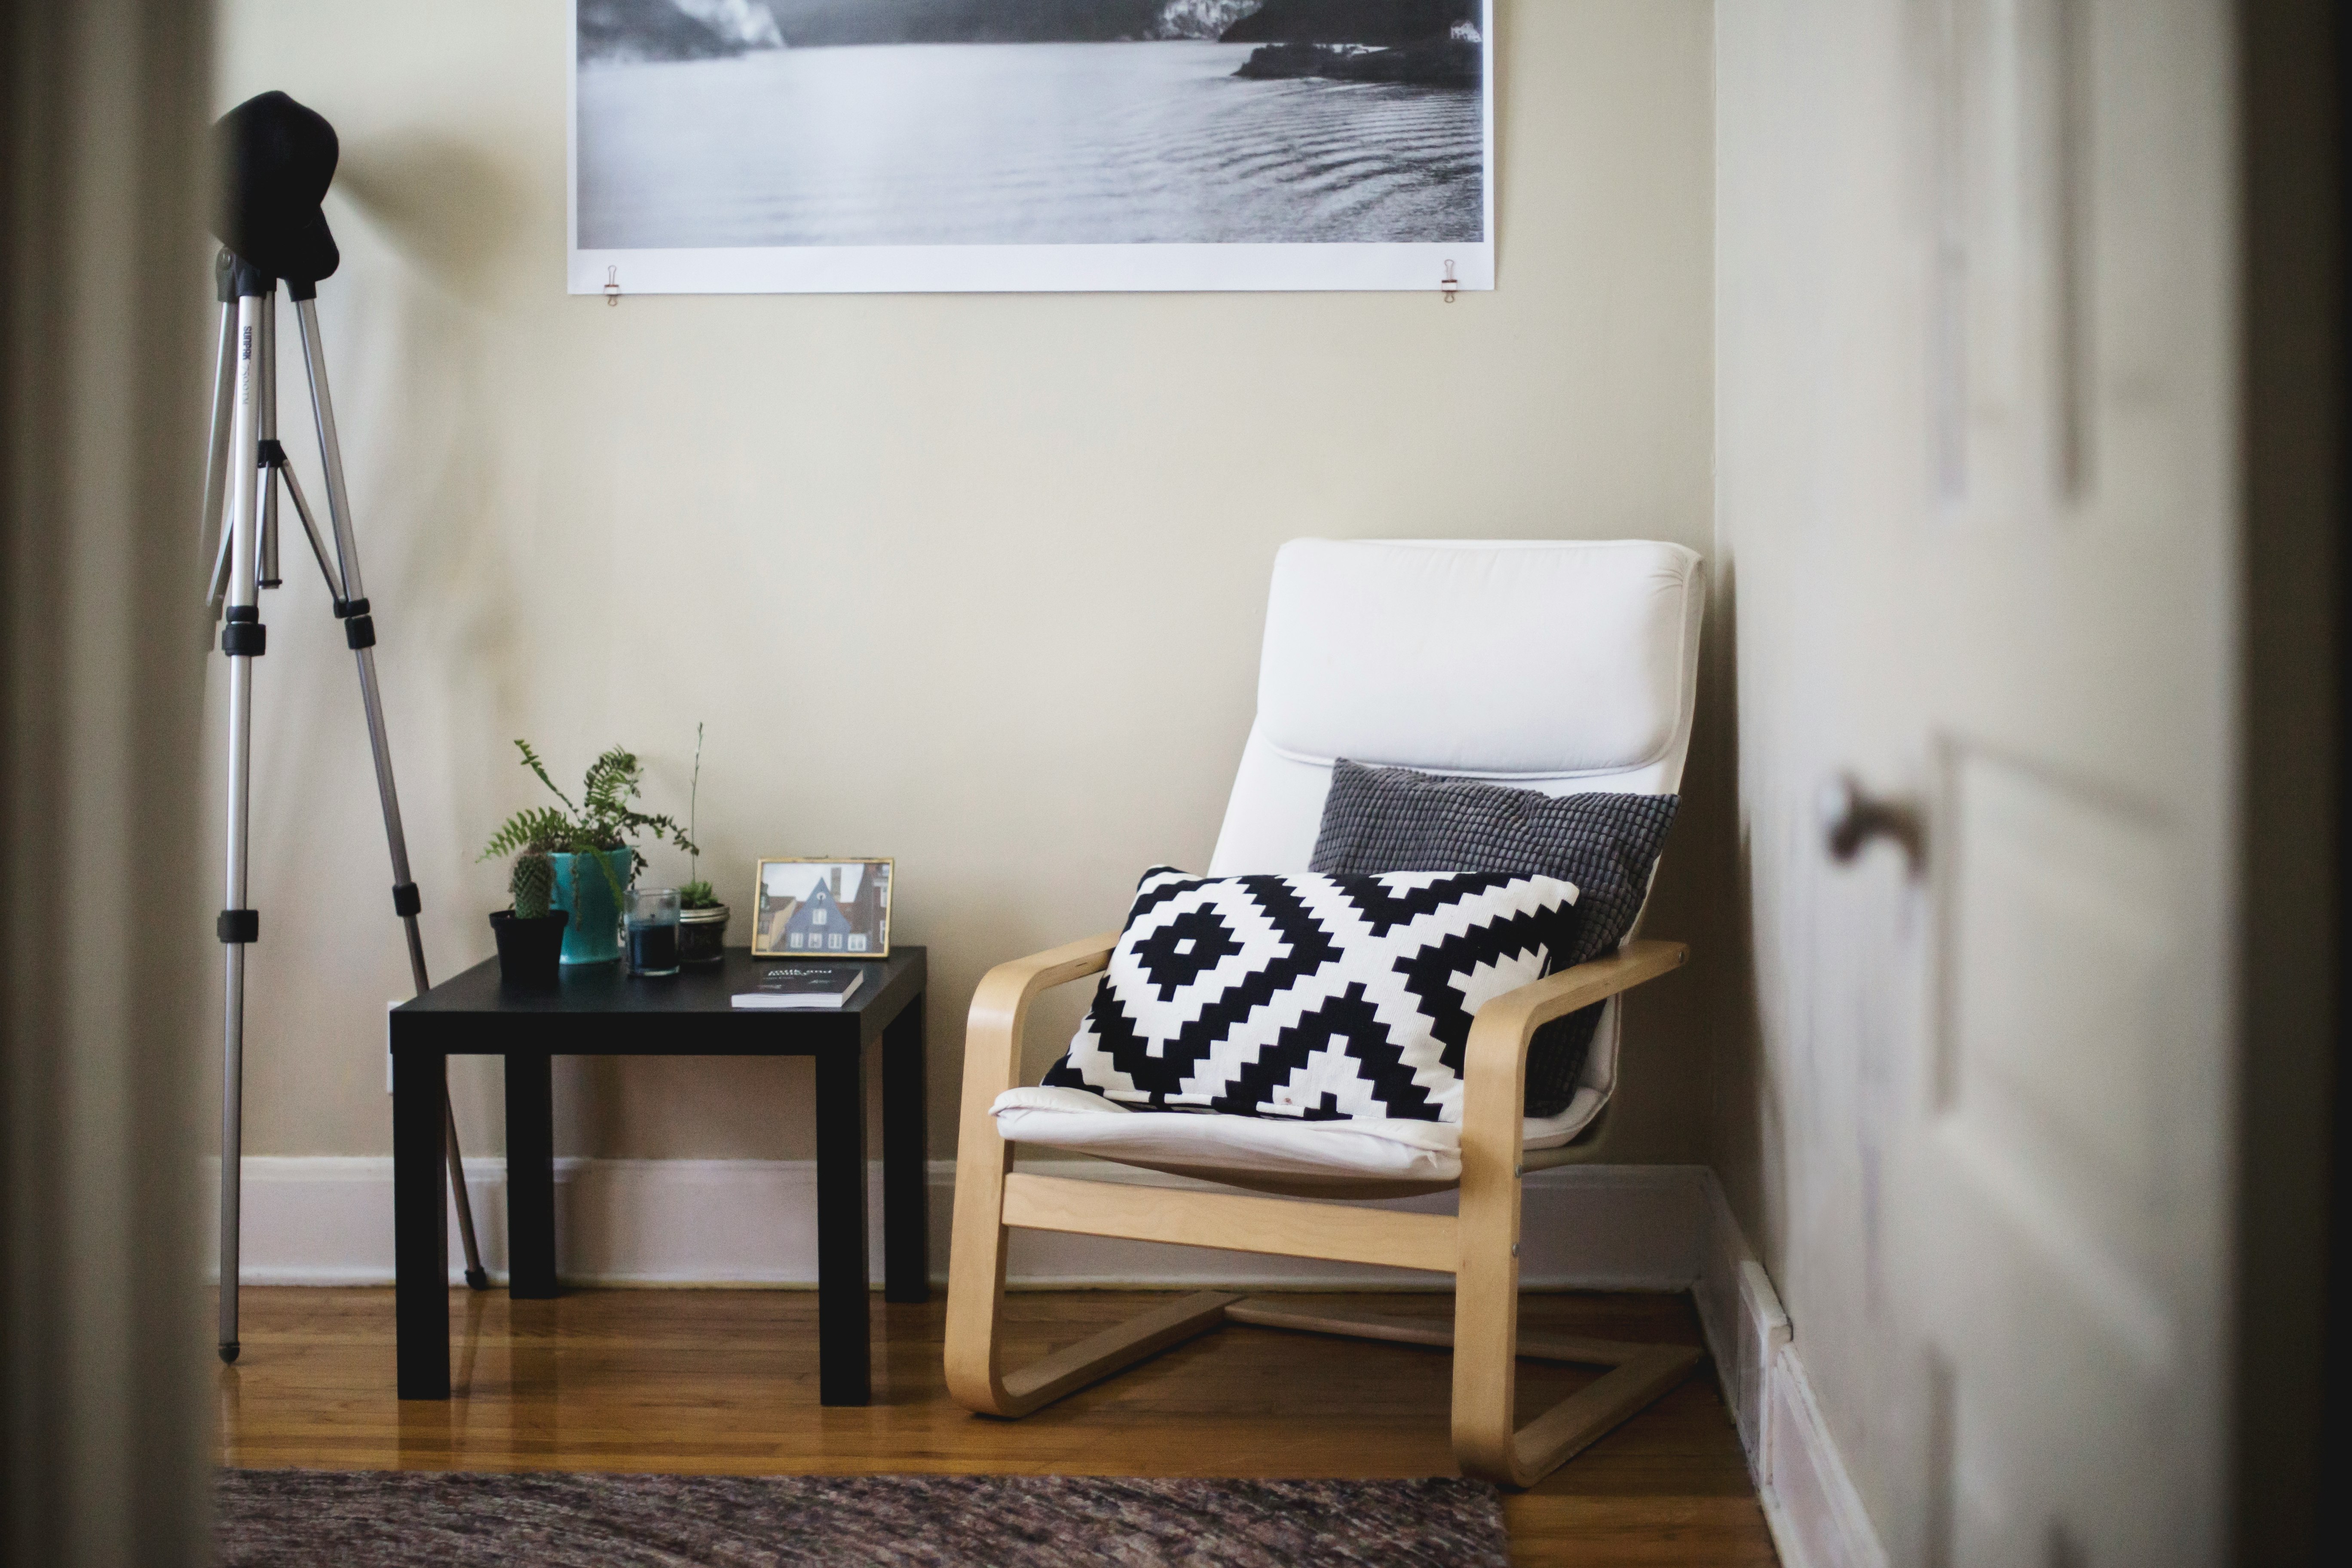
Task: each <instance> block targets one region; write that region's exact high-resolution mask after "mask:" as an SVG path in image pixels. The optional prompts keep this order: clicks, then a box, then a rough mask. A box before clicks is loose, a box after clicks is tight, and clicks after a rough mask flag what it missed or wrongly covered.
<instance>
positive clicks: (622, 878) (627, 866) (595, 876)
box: [548, 849, 636, 963]
mask: <svg viewBox="0 0 2352 1568" xmlns="http://www.w3.org/2000/svg"><path fill="white" fill-rule="evenodd" d="M548 858H549V859H551V860H552V861H554V862H555V898H554V900H553V901H554V904H555V907H556V908H557V909H559V910H563V911H564V912H565V913H567V914H569V915H570V916H571V917H572V922H571V923H570V924H569V925H567V926H565V927H564V928H563V962H564V963H612V962H613V961H614V960H615V959H617V958H619V957H620V956H621V906H620V903H619V901H618V900H615V899H614V897H613V884H614V882H618V883H619V884H620V885H621V886H622V887H623V888H626V887H627V886H628V885H629V876H630V872H631V870H632V868H634V867H635V863H636V862H635V853H634V852H633V851H631V850H628V849H607V850H605V851H604V859H605V861H606V862H607V863H608V864H610V865H611V867H612V868H613V876H612V879H611V880H607V879H605V876H604V873H603V872H602V871H599V870H598V869H597V868H596V866H595V862H594V860H593V858H591V857H589V856H586V855H551V856H549V857H548Z"/></svg>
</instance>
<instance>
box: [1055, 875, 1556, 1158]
mask: <svg viewBox="0 0 2352 1568" xmlns="http://www.w3.org/2000/svg"><path fill="white" fill-rule="evenodd" d="M1576 898H1577V889H1576V887H1575V885H1574V884H1572V883H1570V882H1567V881H1563V880H1561V879H1559V878H1555V877H1531V876H1519V877H1515V876H1503V875H1495V874H1479V875H1471V876H1450V875H1444V874H1440V873H1433V872H1400V873H1397V874H1394V875H1391V876H1382V877H1322V876H1312V875H1302V876H1295V877H1223V878H1211V877H1196V876H1192V875H1190V874H1188V873H1186V872H1182V871H1176V870H1171V869H1169V868H1165V867H1161V868H1156V869H1154V870H1152V871H1150V872H1147V873H1146V874H1145V876H1144V878H1143V880H1142V882H1141V884H1140V885H1139V887H1138V888H1137V889H1136V895H1135V903H1134V907H1133V908H1132V909H1131V910H1129V914H1128V919H1127V926H1126V929H1125V930H1123V931H1121V932H1120V933H1119V938H1118V944H1117V945H1116V946H1115V947H1114V948H1113V949H1112V951H1111V955H1110V963H1109V966H1108V969H1107V970H1106V972H1105V973H1104V975H1103V981H1102V984H1101V986H1100V988H1099V989H1098V990H1097V992H1096V994H1095V1000H1094V1005H1093V1006H1092V1007H1091V1008H1090V1009H1089V1010H1088V1011H1087V1018H1086V1022H1085V1023H1084V1024H1083V1025H1082V1026H1080V1027H1079V1029H1078V1032H1077V1035H1076V1037H1075V1038H1073V1039H1072V1041H1071V1042H1070V1049H1069V1053H1068V1055H1066V1056H1065V1057H1064V1058H1062V1059H1061V1060H1060V1061H1059V1062H1057V1063H1055V1065H1054V1067H1053V1068H1051V1069H1050V1070H1049V1071H1048V1072H1047V1073H1046V1075H1045V1084H1046V1085H1047V1086H1048V1087H1051V1088H1057V1089H1076V1090H1082V1091H1090V1092H1091V1093H1092V1094H1094V1095H1097V1096H1100V1097H1102V1098H1103V1099H1105V1100H1111V1101H1114V1102H1117V1103H1119V1104H1121V1105H1124V1106H1127V1107H1129V1108H1130V1109H1143V1110H1160V1111H1198V1110H1208V1111H1216V1112H1221V1113H1223V1114H1224V1115H1227V1116H1234V1117H1244V1118H1268V1117H1271V1118H1280V1119H1283V1120H1286V1121H1296V1122H1299V1123H1310V1122H1317V1121H1352V1120H1357V1119H1370V1120H1373V1121H1423V1122H1459V1121H1461V1120H1462V1079H1461V1071H1462V1058H1463V1051H1464V1049H1465V1047H1466V1046H1467V1044H1468V1042H1469V1037H1470V1025H1471V1020H1472V1018H1473V1016H1475V1014H1476V1012H1477V1011H1478V1009H1479V1007H1480V1006H1481V1005H1484V1004H1485V1003H1486V1002H1487V1001H1488V1000H1490V999H1491V998H1493V997H1496V996H1499V995H1501V994H1504V993H1505V992H1507V991H1512V990H1516V989H1517V988H1518V987H1519V986H1522V985H1526V984H1529V983H1531V982H1533V981H1536V980H1538V979H1540V978H1542V977H1543V976H1544V975H1545V974H1547V973H1549V972H1550V971H1551V969H1552V968H1553V967H1554V963H1555V961H1556V959H1557V958H1558V957H1559V955H1560V954H1561V953H1562V952H1564V951H1565V949H1566V945H1567V943H1568V942H1570V940H1571V939H1572V938H1573V937H1574V935H1575V921H1574V913H1575V903H1576ZM1098 1103H1099V1102H1098Z"/></svg>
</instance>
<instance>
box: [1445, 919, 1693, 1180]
mask: <svg viewBox="0 0 2352 1568" xmlns="http://www.w3.org/2000/svg"><path fill="white" fill-rule="evenodd" d="M1689 957H1690V948H1689V947H1688V946H1687V945H1686V944H1685V943H1683V942H1627V943H1626V944H1625V945H1624V946H1622V947H1621V948H1619V949H1618V950H1617V951H1616V952H1614V953H1612V955H1610V956H1609V957H1607V958H1596V959H1594V960H1593V961H1592V962H1591V963H1580V964H1578V965H1577V966H1576V967H1575V968H1573V969H1563V970H1561V971H1560V972H1559V973H1558V974H1547V975H1545V976H1544V977H1543V978H1542V979H1541V980H1538V981H1536V982H1534V983H1533V984H1528V985H1522V986H1520V987H1519V988H1518V989H1517V990H1516V991H1506V992H1505V993H1503V994H1501V995H1500V996H1497V997H1496V998H1495V999H1494V1000H1492V1001H1490V1002H1488V1003H1487V1004H1486V1005H1485V1006H1483V1007H1481V1008H1479V1009H1478V1016H1477V1017H1476V1018H1475V1019H1473V1020H1472V1021H1471V1025H1470V1041H1469V1044H1468V1046H1467V1047H1465V1050H1464V1051H1463V1058H1462V1079H1463V1091H1462V1171H1463V1177H1464V1180H1465V1182H1466V1181H1467V1180H1468V1179H1469V1175H1470V1169H1471V1165H1472V1162H1473V1160H1474V1158H1475V1159H1476V1160H1478V1161H1479V1162H1480V1163H1486V1164H1489V1165H1491V1164H1494V1163H1497V1162H1498V1161H1499V1162H1500V1163H1501V1168H1502V1169H1503V1170H1504V1171H1507V1172H1511V1173H1516V1172H1517V1169H1518V1164H1519V1145H1520V1142H1521V1141H1522V1139H1523V1137H1524V1135H1525V1130H1524V1128H1523V1127H1522V1126H1521V1120H1522V1118H1523V1117H1524V1115H1525V1113H1526V1107H1527V1094H1528V1046H1529V1045H1530V1044H1532V1043H1533V1042H1534V1040H1535V1037H1536V1031H1537V1030H1538V1029H1540V1028H1542V1027H1543V1026H1545V1025H1546V1024H1549V1023H1550V1022H1551V1021H1552V1020H1553V1019H1554V1018H1561V1017H1566V1016H1568V1015H1569V1014H1570V1013H1573V1012H1576V1011H1577V1010H1578V1009H1580V1008H1583V1007H1590V1006H1591V1005H1593V1004H1594V1003H1595V1002H1601V1001H1606V1000H1607V999H1608V998H1610V997H1612V996H1614V995H1615V994H1617V993H1619V992H1620V991H1625V990H1630V989H1631V988H1633V986H1636V985H1639V984H1642V983H1643V981H1645V980H1655V979H1656V978H1657V977H1658V976H1659V975H1661V974H1670V973H1673V972H1674V971H1675V970H1677V969H1679V968H1681V967H1682V965H1683V963H1684V961H1685V960H1686V959H1687V958H1689Z"/></svg>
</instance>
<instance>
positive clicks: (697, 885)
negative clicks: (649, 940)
mask: <svg viewBox="0 0 2352 1568" xmlns="http://www.w3.org/2000/svg"><path fill="white" fill-rule="evenodd" d="M701 804H702V726H701V725H699V724H697V725H696V726H695V727H694V783H693V784H691V785H690V786H688V790H687V795H686V836H687V837H688V838H692V837H694V832H695V824H696V822H697V820H698V819H697V816H696V813H697V812H698V809H699V808H700V806H701ZM689 854H690V860H691V866H692V869H691V871H690V872H689V873H688V875H689V877H690V880H688V883H687V884H686V886H685V887H683V888H680V889H678V890H677V958H678V962H679V963H718V962H719V960H720V959H723V958H725V957H726V956H727V914H728V910H727V906H726V905H725V904H722V903H720V902H719V895H718V893H717V891H715V890H714V889H712V888H711V886H710V884H709V883H708V882H706V881H704V880H703V879H702V851H701V850H699V849H696V850H692V851H690V852H689Z"/></svg>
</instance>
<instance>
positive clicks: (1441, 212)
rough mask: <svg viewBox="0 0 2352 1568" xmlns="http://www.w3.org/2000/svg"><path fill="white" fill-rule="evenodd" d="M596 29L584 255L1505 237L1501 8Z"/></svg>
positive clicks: (1097, 1) (1472, 243)
mask: <svg viewBox="0 0 2352 1568" xmlns="http://www.w3.org/2000/svg"><path fill="white" fill-rule="evenodd" d="M575 14H576V16H577V22H578V39H577V59H576V71H577V74H576V79H575V98H574V106H575V114H576V120H575V123H574V142H573V158H574V170H573V173H574V179H575V182H576V184H575V186H574V222H575V225H576V229H575V234H574V248H575V252H578V253H585V252H596V253H611V252H647V251H715V250H722V249H729V248H751V247H768V248H774V247H992V246H1066V247H1076V246H1135V247H1150V246H1160V247H1181V246H1221V247H1243V246H1294V247H1295V246H1333V247H1347V246H1357V247H1366V246H1401V245H1402V246H1410V245H1431V246H1450V247H1457V248H1463V247H1480V246H1482V245H1483V243H1484V242H1485V240H1486V237H1487V236H1486V227H1487V223H1488V216H1487V203H1488V193H1487V184H1488V179H1489V170H1488V167H1487V163H1488V146H1489V133H1488V114H1487V106H1486V91H1487V77H1488V71H1489V64H1488V62H1489V58H1490V57H1489V41H1488V37H1487V33H1488V31H1489V30H1490V28H1491V20H1490V16H1489V12H1488V6H1487V4H1486V0H576V11H575ZM595 259H600V260H601V259H604V257H603V255H602V254H600V255H599V257H597V258H595ZM576 270H577V269H575V271H576ZM739 275H740V268H739ZM1415 277H1416V279H1420V281H1419V282H1417V284H1416V286H1429V287H1434V286H1436V282H1437V274H1436V273H1435V272H1434V271H1431V272H1429V273H1428V274H1427V276H1426V278H1425V279H1423V278H1422V277H1421V275H1420V274H1418V273H1417V274H1415ZM577 281H578V279H576V278H575V284H576V283H577ZM591 281H593V282H594V283H600V284H601V283H602V282H604V275H603V273H602V272H601V271H600V272H599V273H598V274H597V276H596V277H595V278H593V279H592V280H591ZM620 282H621V285H622V286H623V287H624V288H626V287H627V285H628V279H627V278H626V277H623V278H622V279H620ZM1101 286H1104V287H1119V286H1122V285H1121V284H1119V283H1118V281H1117V280H1116V279H1107V280H1106V281H1105V282H1104V283H1103V284H1102V285H1101ZM1294 286H1305V287H1312V286H1315V285H1314V284H1313V283H1312V282H1301V283H1298V284H1296V285H1294Z"/></svg>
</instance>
